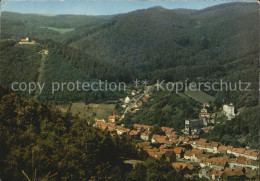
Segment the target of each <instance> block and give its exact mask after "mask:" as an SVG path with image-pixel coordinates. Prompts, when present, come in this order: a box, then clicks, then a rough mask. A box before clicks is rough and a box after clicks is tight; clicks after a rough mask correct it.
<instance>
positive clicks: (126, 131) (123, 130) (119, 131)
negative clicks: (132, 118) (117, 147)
mask: <svg viewBox="0 0 260 181" xmlns="http://www.w3.org/2000/svg"><path fill="white" fill-rule="evenodd" d="M116 131H117V134H118V135H127V134H129V132H130V129H127V128H123V127H121V126H117V127H116Z"/></svg>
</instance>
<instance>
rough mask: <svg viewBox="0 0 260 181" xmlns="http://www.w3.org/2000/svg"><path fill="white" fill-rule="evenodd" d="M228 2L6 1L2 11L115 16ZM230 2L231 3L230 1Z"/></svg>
mask: <svg viewBox="0 0 260 181" xmlns="http://www.w3.org/2000/svg"><path fill="white" fill-rule="evenodd" d="M227 2H228V1H205V0H204V1H195V0H193V1H72V0H70V1H68V0H60V1H39V0H38V1H21V0H5V1H3V2H2V3H1V10H2V11H10V12H18V13H39V14H53V15H57V14H77V15H113V14H119V13H127V12H130V11H134V10H137V9H146V8H149V7H153V6H162V7H164V8H167V9H176V8H186V9H203V8H206V7H209V6H214V5H218V4H222V3H227ZM229 2H230V1H229Z"/></svg>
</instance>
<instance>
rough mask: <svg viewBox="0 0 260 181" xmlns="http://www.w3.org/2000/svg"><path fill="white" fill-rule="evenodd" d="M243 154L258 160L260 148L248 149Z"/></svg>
mask: <svg viewBox="0 0 260 181" xmlns="http://www.w3.org/2000/svg"><path fill="white" fill-rule="evenodd" d="M243 156H244V157H246V158H247V159H251V160H258V158H259V151H258V150H251V149H247V150H245V151H244V154H243Z"/></svg>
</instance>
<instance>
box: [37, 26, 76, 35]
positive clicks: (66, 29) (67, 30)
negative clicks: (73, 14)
mask: <svg viewBox="0 0 260 181" xmlns="http://www.w3.org/2000/svg"><path fill="white" fill-rule="evenodd" d="M41 28H47V29H49V30H53V31H57V32H59V33H61V34H63V33H68V32H71V31H74V30H75V28H54V27H41Z"/></svg>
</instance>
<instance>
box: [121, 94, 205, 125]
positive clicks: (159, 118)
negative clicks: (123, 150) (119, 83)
mask: <svg viewBox="0 0 260 181" xmlns="http://www.w3.org/2000/svg"><path fill="white" fill-rule="evenodd" d="M152 99H153V100H152V101H149V102H148V103H145V104H143V106H142V108H141V109H140V111H138V112H137V113H136V114H129V115H128V116H127V117H126V118H125V119H124V120H123V123H124V124H126V125H128V126H129V127H131V125H133V124H134V123H140V124H144V125H153V126H155V125H156V126H160V127H161V126H167V127H173V128H175V129H176V130H181V129H183V128H184V121H185V120H186V119H193V118H197V117H198V113H199V111H200V108H201V104H199V103H197V102H196V101H194V100H193V99H192V98H189V97H187V96H185V95H184V94H176V93H168V92H158V93H156V91H155V92H154V94H153V96H152Z"/></svg>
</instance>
